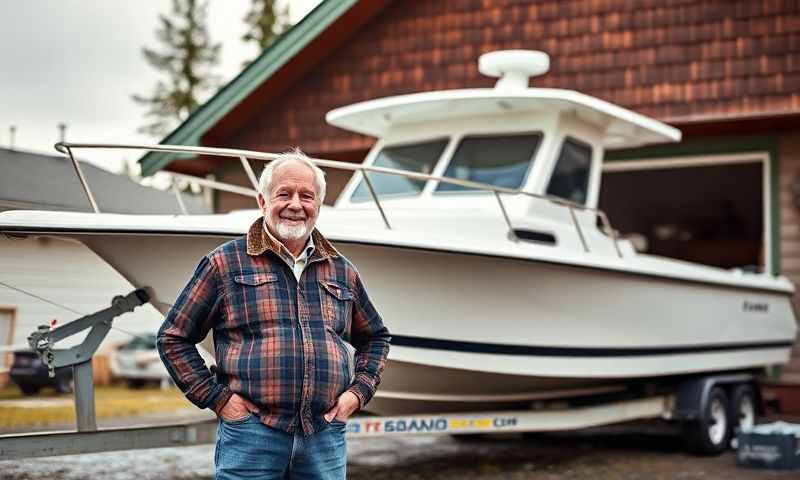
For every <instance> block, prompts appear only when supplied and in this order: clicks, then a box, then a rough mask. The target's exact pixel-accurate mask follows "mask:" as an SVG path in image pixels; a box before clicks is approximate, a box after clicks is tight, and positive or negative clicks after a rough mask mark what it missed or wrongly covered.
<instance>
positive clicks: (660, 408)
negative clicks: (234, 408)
mask: <svg viewBox="0 0 800 480" xmlns="http://www.w3.org/2000/svg"><path fill="white" fill-rule="evenodd" d="M150 298H151V296H150V295H149V294H148V292H147V290H146V289H137V290H134V291H133V292H131V293H129V294H128V295H125V296H117V297H114V299H113V300H112V302H111V306H110V307H109V308H106V309H104V310H100V311H97V312H95V313H92V314H90V315H86V316H84V317H81V318H79V319H77V320H74V321H72V322H70V323H67V324H64V325H62V326H60V327H57V328H53V329H51V328H50V326H47V325H43V326H41V327H39V328H38V329H37V330H36V331H35V332H33V333H32V334H31V335H30V336H29V337H28V343H29V345H30V348H31V349H33V350H34V351H35V352H37V353H38V354H39V356H40V357H41V359H42V361H43V362H44V364H45V365H46V366H47V368H48V371H49V374H50V375H51V376H53V375H54V374H55V369H56V368H59V367H67V366H71V367H72V371H73V378H74V382H75V388H74V398H75V412H76V423H77V425H76V427H77V428H76V430H75V431H57V432H44V433H41V432H37V433H24V434H9V435H0V460H16V459H22V458H34V457H49V456H57V455H74V454H88V453H99V452H108V451H118V450H134V449H143V448H166V447H179V446H191V445H199V444H207V443H214V442H215V441H216V436H217V427H218V422H217V420H216V419H211V420H206V421H191V422H184V423H177V424H171V425H156V426H137V427H125V428H107V429H105V428H104V429H98V428H97V420H96V415H95V398H94V382H93V378H92V357H93V355H94V353H95V351H96V350H97V348H98V346H99V345H100V343H101V342H102V341H103V339H104V338H105V336H106V335H107V334H108V331H109V330H110V329H111V328H112V327H111V323H112V321H113V320H114V319H115V318H116V317H118V316H120V315H123V314H125V313H127V312H131V311H133V310H134V309H135V308H136V307H139V306H141V305H143V304H145V303H147V302H148V301H149V299H150ZM87 329H89V333H88V334H87V336H86V338H85V339H84V340H83V342H81V343H80V344H79V345H76V346H74V347H71V348H68V349H56V348H54V346H55V344H56V343H57V342H59V341H61V340H64V339H65V338H68V337H70V336H72V335H75V334H78V333H80V332H83V331H84V330H87ZM742 385H755V377H754V376H753V375H751V374H748V373H739V374H722V375H710V376H701V377H695V378H691V379H687V380H685V381H683V382H682V383H681V384H680V385H679V386H678V388H676V389H673V390H671V391H669V392H668V393H662V394H651V395H646V396H642V397H638V398H631V397H624V396H623V397H619V398H616V399H610V400H606V401H604V402H602V403H594V404H590V405H583V406H575V405H569V404H568V403H567V402H554V403H549V404H548V403H537V404H532V405H531V408H529V409H522V410H505V411H503V410H501V411H490V412H461V413H447V414H419V415H405V416H392V417H379V416H354V417H353V418H351V419H349V421H348V422H347V430H346V431H347V436H348V438H363V437H377V436H386V435H391V436H396V435H470V434H472V435H474V434H487V433H515V432H537V431H538V432H541V431H563V430H577V429H581V428H589V427H597V426H602V425H610V424H614V423H620V422H627V421H632V420H644V419H663V420H676V421H690V422H697V421H698V420H702V419H703V418H704V416H705V414H704V413H703V412H705V411H706V410H707V409H708V403H709V401H710V400H709V398H710V396H711V392H712V389H716V388H718V387H725V388H736V386H742ZM759 399H760V396H759Z"/></svg>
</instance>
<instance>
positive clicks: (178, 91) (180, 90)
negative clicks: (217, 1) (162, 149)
mask: <svg viewBox="0 0 800 480" xmlns="http://www.w3.org/2000/svg"><path fill="white" fill-rule="evenodd" d="M207 8H208V3H207V2H202V1H200V2H198V1H196V0H172V11H171V14H170V15H164V14H161V15H159V16H158V19H159V27H158V29H156V38H157V40H158V42H159V44H160V48H159V49H158V50H156V49H151V48H147V47H144V48H142V54H143V55H144V58H145V60H146V61H147V63H149V64H150V65H151V66H152V67H153V68H155V69H156V70H158V71H159V72H163V73H164V75H165V76H166V77H167V78H166V79H165V80H159V81H158V83H157V84H156V86H155V88H154V89H153V93H152V94H151V95H150V96H141V95H133V100H134V101H135V102H136V103H139V104H141V105H145V106H147V107H148V110H147V112H146V116H147V117H149V118H152V119H153V121H152V122H151V123H149V124H147V125H144V126H142V127H141V128H140V129H139V132H141V133H145V134H148V135H152V136H155V137H163V136H164V135H166V134H167V133H169V131H170V130H172V129H173V128H175V127H176V126H177V125H178V124H179V123H180V122H182V121H184V120H185V119H186V117H188V116H189V114H190V113H192V111H194V109H195V108H197V106H198V105H199V102H200V97H202V96H204V95H205V94H206V93H208V92H210V91H212V90H214V89H216V88H217V87H218V86H219V77H218V76H217V75H214V74H212V69H213V67H214V66H215V65H217V63H218V62H219V52H220V46H221V45H220V44H219V43H213V42H212V41H211V38H210V36H209V33H208V28H207V26H206V11H207Z"/></svg>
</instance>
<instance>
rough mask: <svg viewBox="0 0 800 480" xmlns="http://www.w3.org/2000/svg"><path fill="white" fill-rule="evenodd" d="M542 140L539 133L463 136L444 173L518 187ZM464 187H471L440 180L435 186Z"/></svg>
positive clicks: (442, 189) (440, 189)
mask: <svg viewBox="0 0 800 480" xmlns="http://www.w3.org/2000/svg"><path fill="white" fill-rule="evenodd" d="M541 140H542V134H541V133H526V134H522V135H519V134H517V135H497V136H469V137H464V138H463V139H462V140H461V142H460V143H459V145H458V148H457V149H456V151H455V153H454V154H453V159H452V160H451V161H450V164H449V165H448V166H447V170H446V171H445V172H444V176H445V177H450V178H457V179H460V180H470V181H473V182H481V183H487V184H489V185H494V186H497V187H506V188H519V187H521V186H522V184H523V182H524V181H525V177H526V175H527V174H528V170H530V167H531V164H532V163H533V156H534V154H535V153H536V149H537V148H538V147H539V143H541ZM465 190H474V189H472V188H467V187H462V186H460V185H454V184H452V183H443V182H440V183H439V186H438V187H436V191H437V192H454V191H465Z"/></svg>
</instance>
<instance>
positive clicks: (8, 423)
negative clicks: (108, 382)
mask: <svg viewBox="0 0 800 480" xmlns="http://www.w3.org/2000/svg"><path fill="white" fill-rule="evenodd" d="M11 390H16V389H3V390H0V399H5V400H14V399H30V400H31V403H33V402H35V401H41V400H46V401H45V402H42V403H41V404H40V405H36V406H34V407H27V406H26V407H21V406H18V405H3V403H2V402H0V429H3V430H7V429H13V428H20V427H32V426H48V425H63V424H69V423H73V424H74V423H75V406H74V403H73V397H72V394H66V395H59V394H56V393H50V392H43V394H42V395H37V396H35V397H24V396H23V395H22V394H20V393H19V392H18V390H17V392H16V393H15V392H14V391H11ZM59 399H63V400H67V402H59V401H58V400H59ZM48 403H52V404H48ZM186 408H194V407H193V406H192V404H190V403H189V401H188V400H186V399H185V398H184V396H183V394H181V392H180V391H179V390H178V389H176V388H170V389H168V390H160V389H155V388H154V389H141V390H130V389H127V388H124V387H96V388H95V412H96V414H97V418H98V419H109V418H117V417H133V416H138V415H145V414H150V413H164V412H174V411H178V410H182V409H186Z"/></svg>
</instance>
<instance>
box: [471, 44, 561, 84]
mask: <svg viewBox="0 0 800 480" xmlns="http://www.w3.org/2000/svg"><path fill="white" fill-rule="evenodd" d="M548 70H550V56H549V55H547V54H546V53H544V52H539V51H536V50H499V51H496V52H489V53H484V54H483V55H481V56H480V57H479V58H478V71H479V72H481V73H482V74H484V75H486V76H488V77H498V78H499V80H498V81H497V83H496V84H495V86H494V88H495V89H498V90H518V89H526V88H528V80H529V79H530V77H538V76H540V75H544V74H545V73H547V72H548Z"/></svg>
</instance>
